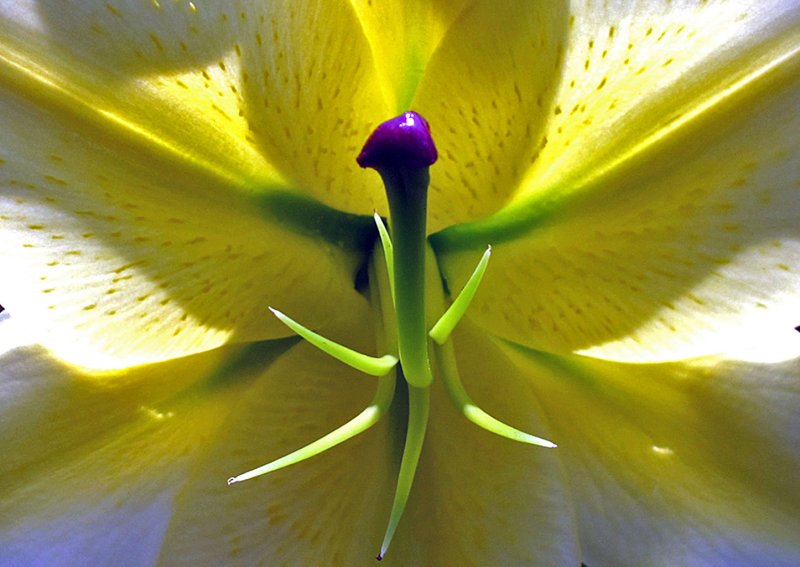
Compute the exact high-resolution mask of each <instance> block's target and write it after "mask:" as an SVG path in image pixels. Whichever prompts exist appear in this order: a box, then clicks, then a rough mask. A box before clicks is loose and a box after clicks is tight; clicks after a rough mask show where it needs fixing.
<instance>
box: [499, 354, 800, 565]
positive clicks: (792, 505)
mask: <svg viewBox="0 0 800 567" xmlns="http://www.w3.org/2000/svg"><path fill="white" fill-rule="evenodd" d="M504 350H505V351H506V353H507V354H508V355H509V356H510V357H511V359H512V360H513V361H514V362H515V363H516V364H517V367H518V369H519V372H521V373H523V374H524V376H526V377H527V379H528V380H530V383H531V385H532V387H533V388H534V389H535V391H536V392H537V399H538V400H539V401H540V403H541V405H542V406H543V408H544V414H545V416H546V418H547V419H548V420H549V422H550V424H551V427H552V435H553V436H554V437H555V438H556V439H557V440H558V443H559V445H558V449H557V450H558V451H559V452H560V454H561V456H562V458H563V459H564V464H565V470H566V471H567V474H568V478H569V484H570V486H571V487H572V488H573V490H574V494H573V496H574V500H573V502H574V503H575V507H576V515H577V520H578V523H579V525H580V540H581V547H582V549H583V551H584V558H583V560H584V561H585V562H586V563H587V564H588V565H592V564H596V565H625V564H631V565H646V564H652V563H653V562H654V561H655V563H656V564H670V565H671V564H680V565H718V564H726V565H728V564H729V565H787V566H788V565H792V564H794V563H796V562H797V560H798V558H800V546H799V545H798V540H797V533H798V530H800V521H798V518H800V498H799V497H798V495H800V477H798V475H797V474H796V471H797V468H798V466H799V465H800V453H799V452H798V447H800V438H799V437H798V431H800V428H799V427H798V426H800V422H798V417H797V416H798V415H800V412H799V411H798V409H800V381H798V380H797V376H798V372H800V366H798V360H795V361H793V362H789V363H785V364H783V365H760V366H759V365H746V364H741V363H739V364H731V363H728V364H723V363H720V362H717V361H714V360H699V361H696V362H695V363H693V364H688V363H669V364H659V365H649V364H620V363H610V362H604V361H597V360H592V359H588V358H580V357H563V358H562V357H557V356H553V355H545V354H541V353H536V352H534V351H525V350H523V349H521V348H508V349H504Z"/></svg>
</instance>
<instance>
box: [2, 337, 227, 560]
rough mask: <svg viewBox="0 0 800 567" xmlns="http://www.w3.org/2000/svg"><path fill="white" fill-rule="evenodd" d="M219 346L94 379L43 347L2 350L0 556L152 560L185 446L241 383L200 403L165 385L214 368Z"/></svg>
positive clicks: (215, 421) (198, 439)
mask: <svg viewBox="0 0 800 567" xmlns="http://www.w3.org/2000/svg"><path fill="white" fill-rule="evenodd" d="M222 354H223V353H222V352H221V351H215V352H212V353H205V354H202V355H197V356H194V357H190V358H187V359H182V360H180V361H172V362H169V363H163V364H159V365H154V366H147V367H140V368H137V369H135V370H130V371H128V372H126V373H125V374H122V375H120V374H117V375H114V376H105V377H104V379H103V380H97V379H96V377H93V376H86V375H81V374H79V373H77V372H75V371H73V370H70V369H69V368H66V367H64V366H63V365H61V364H59V363H57V362H56V361H54V360H53V359H52V358H51V357H48V356H47V355H46V354H45V353H43V352H42V351H41V350H16V351H14V352H12V353H9V354H8V355H6V356H5V357H3V359H2V366H0V373H1V375H2V388H0V404H2V410H3V435H2V436H0V447H2V450H3V452H4V455H5V458H4V459H3V462H2V464H0V467H1V468H2V472H1V473H0V479H2V480H1V481H0V494H1V495H2V497H0V515H2V518H3V519H2V521H1V522H0V523H1V524H2V529H0V563H2V564H3V565H67V564H69V563H74V561H75V559H76V558H78V557H80V558H81V561H86V562H87V563H89V564H108V563H110V562H113V561H115V560H119V559H120V558H124V562H125V563H128V564H137V565H144V564H152V562H153V561H154V560H155V559H156V558H157V556H158V550H159V547H160V543H161V539H162V537H163V531H164V530H165V528H166V523H167V522H168V520H169V517H170V512H171V509H172V500H173V498H174V495H175V492H176V490H177V489H178V488H179V487H180V486H181V484H182V482H183V480H184V479H185V477H186V475H187V474H188V471H187V469H188V468H189V467H190V466H191V456H192V455H193V454H194V453H195V452H197V451H201V452H202V451H203V450H204V448H205V447H204V446H205V443H206V442H207V440H208V438H209V436H210V435H211V434H212V433H213V431H214V430H215V429H217V428H218V427H219V423H220V419H221V417H222V416H224V415H225V413H224V410H225V402H226V398H229V397H230V396H231V395H232V393H233V392H240V391H241V390H242V388H241V387H239V388H238V389H237V388H229V390H228V391H225V390H221V393H220V391H218V392H217V393H218V394H220V395H218V396H216V398H214V399H213V400H208V399H206V403H204V404H194V405H189V404H186V403H183V404H182V405H181V404H178V403H176V401H175V398H174V396H175V395H176V394H177V393H178V392H180V391H181V390H186V388H187V387H189V385H190V384H191V383H192V382H193V381H195V380H198V379H199V378H203V377H205V378H210V377H211V376H213V373H214V368H215V367H217V366H218V365H219V363H220V360H221V358H223V357H222V356H221V355H222ZM230 354H231V353H230V352H228V353H227V355H228V356H230ZM209 382H211V381H210V380H209ZM210 385H211V384H210V383H206V384H204V385H203V386H204V387H209V386H210ZM218 390H219V388H218ZM195 393H196V392H195ZM195 399H196V396H195ZM184 402H185V397H184ZM45 540H46V541H47V542H48V544H47V545H42V543H41V542H42V541H45Z"/></svg>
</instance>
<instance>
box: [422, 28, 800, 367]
mask: <svg viewBox="0 0 800 567" xmlns="http://www.w3.org/2000/svg"><path fill="white" fill-rule="evenodd" d="M779 39H780V38H777V39H776V40H775V41H778V40H779ZM779 43H780V42H779ZM780 45H781V46H782V48H783V49H784V50H783V51H780V50H778V51H770V54H769V56H768V57H765V58H763V59H758V61H757V63H758V64H759V65H760V68H759V69H760V70H759V72H758V73H757V74H754V75H751V76H748V77H747V78H746V79H743V81H742V82H740V83H738V84H737V85H736V88H731V89H728V90H725V91H718V92H716V93H714V94H716V95H720V98H719V99H717V100H715V102H714V104H713V105H711V106H709V107H704V108H700V107H698V108H697V111H698V114H697V115H696V116H694V117H693V118H692V119H691V120H688V121H686V122H683V123H680V124H675V125H674V126H675V129H674V131H671V132H669V133H668V134H666V133H665V134H664V136H663V137H662V138H661V139H659V140H658V141H657V142H654V143H653V146H652V147H650V148H649V149H647V150H646V151H645V150H643V151H642V152H641V153H640V154H638V155H637V156H635V157H630V159H626V160H623V161H621V162H618V163H615V164H613V167H612V168H611V169H609V170H608V171H606V172H604V173H603V174H602V175H599V177H597V178H596V179H594V180H593V181H592V182H591V183H590V184H589V185H587V186H585V187H581V188H580V189H581V191H580V192H579V193H580V194H573V195H571V196H570V197H565V198H563V199H561V198H556V199H554V200H551V201H548V200H547V199H544V200H538V201H532V202H531V203H530V206H528V205H526V206H523V207H521V208H516V209H515V208H513V207H512V208H510V209H509V210H508V211H506V212H505V213H503V214H504V215H505V216H503V217H502V219H501V218H500V216H498V217H496V218H495V219H489V220H488V221H487V222H486V223H484V224H483V225H479V224H476V225H474V226H464V227H455V228H454V229H452V230H451V231H445V232H444V233H442V234H441V235H438V236H436V237H434V245H435V247H437V248H438V251H439V252H440V253H443V260H444V261H443V262H442V265H443V266H444V271H445V274H446V275H447V276H448V279H449V281H450V287H451V288H452V289H459V286H460V285H461V284H460V283H459V282H463V281H466V279H467V277H468V276H469V273H470V270H471V269H472V266H473V265H474V262H475V259H476V258H477V257H478V256H479V254H480V250H481V249H482V247H484V246H485V245H486V244H487V243H492V244H493V245H494V247H493V249H494V252H495V253H494V254H493V256H492V266H491V267H490V269H489V270H488V272H487V274H486V279H485V281H484V284H483V285H482V287H481V290H479V292H478V295H477V297H476V299H475V302H474V304H473V307H472V308H471V310H470V312H469V314H470V315H471V316H472V317H473V318H474V319H475V320H477V321H480V322H481V323H482V324H483V325H485V326H486V327H487V328H489V329H491V331H492V332H494V333H496V334H498V335H500V336H504V337H507V338H512V339H513V340H516V341H519V342H522V343H525V344H528V345H531V346H534V347H535V348H539V349H544V350H550V351H558V352H567V351H576V350H577V351H581V352H585V353H587V354H591V355H593V356H597V357H601V358H608V359H615V360H626V361H665V360H675V359H681V358H687V357H692V356H700V355H706V354H713V353H728V354H729V355H730V356H732V357H739V356H741V355H743V354H745V353H744V352H743V348H742V347H749V349H744V350H749V352H748V353H746V354H747V357H746V358H747V359H748V360H758V359H759V358H760V359H762V360H765V361H766V360H775V359H776V358H777V359H779V358H781V356H779V355H778V354H777V353H775V352H768V351H771V350H772V347H773V344H772V343H773V339H774V338H775V337H777V336H782V335H785V334H786V333H787V332H789V331H791V329H793V328H794V327H795V326H797V325H798V323H800V315H798V314H799V313H800V277H798V271H800V232H798V224H797V219H798V217H799V216H800V209H798V206H799V204H800V201H799V200H798V199H797V194H798V186H800V153H799V152H800V146H798V143H797V141H798V138H797V132H798V131H799V129H800V115H798V113H797V112H796V106H797V100H798V97H800V81H798V77H800V45H798V44H797V43H796V42H795V43H794V44H791V43H787V42H783V43H781V44H780ZM754 64H755V62H753V61H751V60H750V59H745V60H744V61H742V66H743V67H745V68H751V67H752V66H753V65H754ZM698 72H700V70H698ZM714 77H715V75H714V73H713V72H711V74H710V76H709V79H708V80H709V81H711V82H713V81H714ZM687 80H688V79H687ZM697 102H698V104H699V103H700V102H701V101H697ZM652 119H653V120H657V119H658V116H652ZM643 125H644V123H643ZM643 132H644V131H643ZM459 249H461V250H460V251H459ZM762 347H763V348H762ZM759 351H763V352H759ZM797 353H798V350H797V349H796V347H794V349H793V350H792V348H791V346H790V349H789V351H787V352H786V353H784V355H783V356H782V358H784V359H785V358H789V357H791V356H794V355H796V354H797Z"/></svg>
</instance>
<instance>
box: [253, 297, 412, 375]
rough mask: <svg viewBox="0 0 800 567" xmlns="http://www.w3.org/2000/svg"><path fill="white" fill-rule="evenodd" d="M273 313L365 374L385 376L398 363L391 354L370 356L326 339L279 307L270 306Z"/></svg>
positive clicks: (321, 348) (296, 330)
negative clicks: (278, 308) (282, 311)
mask: <svg viewBox="0 0 800 567" xmlns="http://www.w3.org/2000/svg"><path fill="white" fill-rule="evenodd" d="M269 310H270V311H272V313H273V314H274V315H275V316H276V317H277V318H278V319H280V320H281V322H283V323H284V324H285V325H286V326H287V327H289V328H290V329H291V330H293V331H294V332H295V333H297V334H298V335H300V336H301V337H303V338H304V339H305V340H307V341H308V342H309V343H311V344H312V345H314V346H315V347H317V348H318V349H320V350H321V351H323V352H324V353H326V354H329V355H330V356H332V357H333V358H335V359H336V360H339V361H341V362H344V363H345V364H347V365H348V366H350V367H352V368H355V369H356V370H360V371H361V372H363V373H364V374H369V375H371V376H385V375H386V374H388V372H389V371H390V370H391V369H392V368H394V367H395V366H396V365H397V362H398V360H397V357H395V356H392V355H391V354H385V355H383V356H381V357H375V356H369V355H366V354H362V353H360V352H357V351H355V350H353V349H351V348H348V347H346V346H344V345H340V344H339V343H337V342H334V341H332V340H330V339H326V338H325V337H323V336H322V335H319V334H317V333H315V332H314V331H312V330H310V329H308V328H307V327H304V326H303V325H301V324H300V323H298V322H297V321H295V320H294V319H292V318H291V317H289V316H288V315H285V314H283V313H281V312H280V311H278V310H277V309H273V308H272V307H270V308H269Z"/></svg>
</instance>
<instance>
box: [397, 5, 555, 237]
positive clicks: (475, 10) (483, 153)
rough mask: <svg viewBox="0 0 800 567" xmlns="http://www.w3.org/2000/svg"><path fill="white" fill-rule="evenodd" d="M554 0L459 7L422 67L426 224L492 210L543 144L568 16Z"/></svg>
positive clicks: (433, 226) (418, 103)
mask: <svg viewBox="0 0 800 567" xmlns="http://www.w3.org/2000/svg"><path fill="white" fill-rule="evenodd" d="M567 18H568V15H567V11H566V4H564V3H560V2H540V3H537V2H489V1H485V2H484V1H480V2H474V3H472V4H470V6H469V7H467V8H465V9H464V10H463V11H462V13H461V14H460V16H459V17H458V19H456V20H455V21H454V22H453V23H452V25H451V26H450V27H449V29H448V30H447V34H446V35H445V36H444V37H443V38H442V40H441V43H440V45H439V47H438V49H437V50H436V52H435V53H434V54H433V56H432V57H431V59H430V62H429V64H428V67H427V68H426V70H425V74H424V75H423V77H422V79H421V82H420V85H419V87H418V90H417V92H416V96H415V98H414V100H413V102H412V104H411V107H412V109H413V110H416V111H418V112H419V113H420V114H422V115H423V116H425V118H426V119H428V121H429V122H430V124H431V129H432V134H433V139H434V141H435V142H436V145H437V147H438V148H439V153H440V159H439V161H438V162H437V163H436V165H435V166H434V167H432V168H431V190H430V197H429V200H430V206H429V229H430V230H431V231H435V230H438V229H441V228H443V227H445V226H448V225H450V224H453V223H457V222H465V221H468V220H474V219H476V218H480V217H482V216H485V215H487V214H490V213H493V212H495V211H496V210H497V209H499V208H500V207H502V206H503V204H504V203H505V202H506V201H507V200H508V199H509V198H510V197H511V195H512V194H513V193H514V191H515V190H516V188H517V186H518V184H519V181H520V177H521V176H522V175H523V174H524V172H525V171H526V169H527V168H528V167H529V166H530V164H531V161H532V160H534V159H535V158H536V155H537V154H538V153H539V150H540V147H539V146H540V138H541V130H542V128H543V127H544V124H545V118H546V108H547V107H548V106H549V105H550V103H551V100H552V97H553V95H554V89H555V87H556V82H557V77H558V66H559V63H560V60H561V52H562V50H563V47H564V46H563V41H564V30H565V29H566V26H567Z"/></svg>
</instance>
